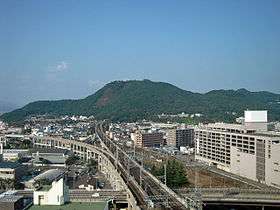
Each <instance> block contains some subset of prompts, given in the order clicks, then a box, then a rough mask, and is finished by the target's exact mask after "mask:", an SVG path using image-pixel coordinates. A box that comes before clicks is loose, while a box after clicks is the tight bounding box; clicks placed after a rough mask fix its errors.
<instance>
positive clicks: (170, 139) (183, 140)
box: [166, 128, 194, 149]
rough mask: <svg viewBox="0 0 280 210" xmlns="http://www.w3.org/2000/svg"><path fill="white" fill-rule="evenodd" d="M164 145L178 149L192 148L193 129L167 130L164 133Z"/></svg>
mask: <svg viewBox="0 0 280 210" xmlns="http://www.w3.org/2000/svg"><path fill="white" fill-rule="evenodd" d="M166 144H167V145H168V146H174V147H177V148H178V149H179V148H180V147H193V146H194V129H193V128H179V129H169V130H167V132H166Z"/></svg>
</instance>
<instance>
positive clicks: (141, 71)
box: [0, 0, 280, 105]
mask: <svg viewBox="0 0 280 210" xmlns="http://www.w3.org/2000/svg"><path fill="white" fill-rule="evenodd" d="M279 10H280V2H279V1H277V0H270V1H264V0H263V1H261V0H246V1H243V0H235V1H222V0H213V1H82V2H77V1H68V0H67V1H66V0H64V1H36V0H33V1H1V6H0V28H1V36H0V45H1V49H0V57H1V63H0V69H1V71H0V89H1V90H2V91H1V92H0V98H1V101H7V102H12V103H14V104H18V105H24V104H26V103H28V102H31V101H35V100H39V99H66V98H82V97H85V96H87V95H89V94H92V93H94V92H95V91H96V90H97V89H99V88H101V87H102V86H103V85H104V84H106V83H108V82H110V81H113V80H126V79H144V78H146V79H151V80H155V81H163V82H169V83H172V84H174V85H176V86H178V87H180V88H182V89H185V90H190V91H195V92H207V91H210V90H212V89H238V88H247V89H249V90H251V91H259V90H267V91H272V92H275V93H280V90H279V78H280V71H279V69H280V59H279V54H280V27H279V26H280V13H279Z"/></svg>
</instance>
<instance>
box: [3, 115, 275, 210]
mask: <svg viewBox="0 0 280 210" xmlns="http://www.w3.org/2000/svg"><path fill="white" fill-rule="evenodd" d="M201 116H202V114H200V113H193V114H187V113H181V114H176V115H172V116H171V115H170V116H167V115H166V114H161V115H158V119H159V120H158V121H156V120H155V121H147V120H139V121H135V122H129V123H126V122H119V123H118V122H110V121H108V120H96V119H95V118H94V116H90V117H87V116H63V117H56V118H54V117H52V118H49V117H47V116H44V115H40V116H34V117H31V118H28V119H27V120H25V121H24V123H23V124H21V126H15V125H14V124H12V125H9V124H7V123H4V122H1V123H0V154H1V162H0V190H1V191H2V193H1V194H0V209H5V210H23V209H30V210H37V209H38V210H40V209H56V210H57V209H80V210H83V209H219V208H220V207H221V206H228V208H229V209H241V208H244V206H247V207H246V208H248V209H250V207H251V208H252V209H259V208H260V209H278V208H280V156H279V155H280V153H279V151H280V123H279V122H269V121H268V119H267V111H262V110H261V111H245V112H244V116H240V117H237V118H236V123H234V124H233V123H232V124H229V123H222V122H216V123H208V124H206V123H182V122H181V121H179V122H174V121H172V122H169V121H167V122H164V123H163V122H161V120H160V119H161V118H166V117H176V118H182V119H183V118H194V117H201Z"/></svg>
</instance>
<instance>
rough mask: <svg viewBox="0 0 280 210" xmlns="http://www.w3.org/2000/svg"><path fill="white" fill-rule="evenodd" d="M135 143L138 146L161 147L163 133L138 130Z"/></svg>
mask: <svg viewBox="0 0 280 210" xmlns="http://www.w3.org/2000/svg"><path fill="white" fill-rule="evenodd" d="M135 143H136V146H137V147H159V146H160V145H162V144H163V133H161V132H151V133H149V132H144V131H137V132H136V136H135Z"/></svg>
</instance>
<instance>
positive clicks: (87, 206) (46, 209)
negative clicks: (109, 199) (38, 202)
mask: <svg viewBox="0 0 280 210" xmlns="http://www.w3.org/2000/svg"><path fill="white" fill-rule="evenodd" d="M105 206H106V203H104V202H96V203H80V202H75V203H68V204H65V205H63V206H31V207H30V208H29V209H28V210H104V208H105Z"/></svg>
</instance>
